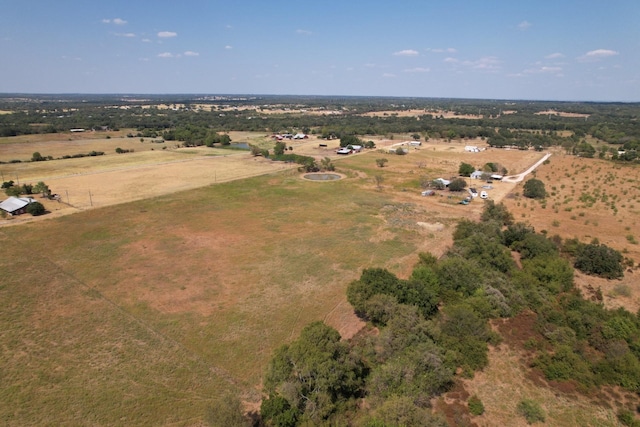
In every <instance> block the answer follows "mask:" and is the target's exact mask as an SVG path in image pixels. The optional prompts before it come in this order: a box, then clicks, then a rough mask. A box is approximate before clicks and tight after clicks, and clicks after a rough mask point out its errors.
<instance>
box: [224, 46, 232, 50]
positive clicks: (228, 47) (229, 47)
mask: <svg viewBox="0 0 640 427" xmlns="http://www.w3.org/2000/svg"><path fill="white" fill-rule="evenodd" d="M224 48H225V49H227V50H231V49H233V46H230V45H226V46H225V47H224Z"/></svg>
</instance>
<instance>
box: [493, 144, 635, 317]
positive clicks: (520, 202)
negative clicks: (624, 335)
mask: <svg viewBox="0 0 640 427" xmlns="http://www.w3.org/2000/svg"><path fill="white" fill-rule="evenodd" d="M534 176H535V177H536V178H538V179H540V180H542V181H543V182H544V183H545V188H546V190H547V193H548V196H547V198H546V199H545V200H544V201H535V200H531V199H526V198H524V197H521V196H520V194H522V185H524V182H526V180H525V181H523V182H522V183H521V184H520V185H519V186H518V188H516V189H515V190H514V191H513V192H512V193H511V194H510V197H507V198H506V199H505V200H504V202H505V204H506V205H507V207H508V208H509V210H510V211H511V212H512V213H513V214H514V216H515V219H516V221H523V222H528V223H530V224H531V225H533V226H534V227H535V228H536V230H538V231H542V230H546V231H547V233H548V235H554V234H558V235H559V236H561V237H562V238H565V239H566V238H577V239H578V240H580V241H581V242H585V243H589V242H591V241H592V240H593V239H598V241H599V242H601V243H604V244H606V245H608V246H610V247H612V248H614V249H617V250H619V251H620V252H622V254H623V255H624V256H625V257H628V258H630V259H631V260H633V262H634V264H635V265H636V266H637V265H638V263H640V244H639V243H638V242H639V241H640V232H638V225H639V224H640V169H639V168H638V167H637V166H634V165H620V164H612V163H611V162H607V161H604V160H599V159H586V158H579V157H575V156H568V155H565V154H563V153H562V152H560V151H558V152H556V153H555V155H554V156H552V157H551V158H550V159H549V162H548V163H547V164H543V165H541V166H540V167H539V168H538V169H537V170H536V172H535V174H534ZM638 277H639V272H638V270H637V269H636V268H628V269H627V271H626V273H625V276H624V277H623V278H622V279H620V280H605V279H599V278H596V277H592V276H586V275H583V274H580V273H579V272H578V273H576V283H577V284H578V286H580V287H581V289H583V291H584V292H585V294H586V295H591V294H592V293H593V292H592V291H590V290H589V289H598V288H601V289H602V292H603V294H604V297H605V298H604V302H605V304H606V305H607V306H609V307H620V306H622V307H625V308H627V309H628V310H629V311H631V312H634V313H635V312H637V311H638V309H640V287H639V286H638V281H639V280H638Z"/></svg>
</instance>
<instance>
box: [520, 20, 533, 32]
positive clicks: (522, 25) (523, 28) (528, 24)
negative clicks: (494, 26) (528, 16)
mask: <svg viewBox="0 0 640 427" xmlns="http://www.w3.org/2000/svg"><path fill="white" fill-rule="evenodd" d="M532 25H533V24H532V23H531V22H528V21H522V22H521V23H519V24H518V29H520V30H521V31H526V30H528V29H529V28H531V26H532Z"/></svg>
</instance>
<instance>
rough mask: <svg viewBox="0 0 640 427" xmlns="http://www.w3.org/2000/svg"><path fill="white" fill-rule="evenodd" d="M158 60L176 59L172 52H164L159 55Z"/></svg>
mask: <svg viewBox="0 0 640 427" xmlns="http://www.w3.org/2000/svg"><path fill="white" fill-rule="evenodd" d="M158 58H175V56H174V55H173V53H171V52H162V53H159V54H158Z"/></svg>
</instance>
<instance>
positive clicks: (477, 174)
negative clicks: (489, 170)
mask: <svg viewBox="0 0 640 427" xmlns="http://www.w3.org/2000/svg"><path fill="white" fill-rule="evenodd" d="M485 173H486V172H483V171H478V170H477V171H474V172H472V173H471V175H469V176H470V177H471V179H481V178H482V175H484V174H485Z"/></svg>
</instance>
